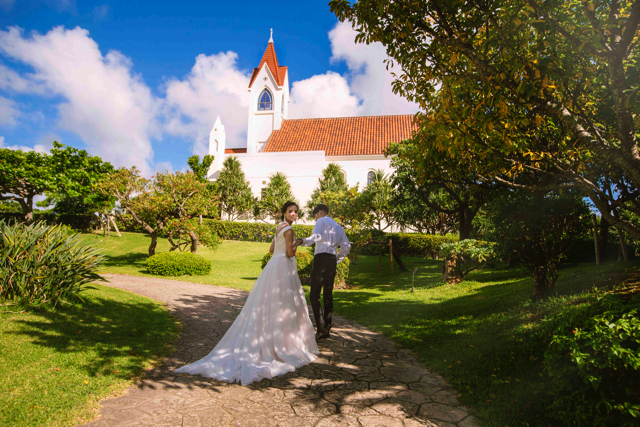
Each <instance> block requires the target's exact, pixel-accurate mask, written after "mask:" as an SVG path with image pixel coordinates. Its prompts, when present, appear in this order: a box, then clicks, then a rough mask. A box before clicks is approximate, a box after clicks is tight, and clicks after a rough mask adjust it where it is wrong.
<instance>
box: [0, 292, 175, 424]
mask: <svg viewBox="0 0 640 427" xmlns="http://www.w3.org/2000/svg"><path fill="white" fill-rule="evenodd" d="M94 287H95V289H91V290H88V291H86V292H83V293H82V294H81V295H82V297H83V299H84V300H85V303H84V304H81V303H78V304H75V303H74V304H65V305H60V304H59V305H58V306H57V308H56V309H55V310H50V309H39V310H31V309H28V310H27V312H26V313H11V312H9V310H12V309H13V310H15V309H14V308H12V307H2V309H3V311H1V312H0V425H2V426H72V425H77V424H78V423H82V422H86V421H88V420H90V419H91V418H93V417H94V416H95V414H96V411H97V408H98V406H99V405H98V402H99V401H100V400H102V399H104V398H106V397H107V396H110V395H113V394H117V393H118V392H120V391H122V390H124V389H125V388H127V387H128V386H130V385H131V384H132V383H133V380H134V379H136V378H138V377H140V375H141V374H142V373H143V371H144V370H145V369H146V368H148V367H150V366H151V365H152V364H153V363H154V362H156V361H159V360H161V358H162V357H163V356H164V355H166V354H168V352H169V351H170V350H171V345H170V344H171V343H172V342H173V341H174V340H175V338H176V337H177V335H178V332H179V329H180V327H179V325H178V324H177V322H176V320H175V319H174V318H173V317H172V316H170V315H169V313H168V311H167V310H166V309H165V307H164V306H162V305H161V304H160V303H157V302H155V301H153V300H150V299H148V298H144V297H141V296H139V295H136V294H133V293H130V292H126V291H122V290H119V289H114V288H109V287H107V286H102V285H95V286H94Z"/></svg>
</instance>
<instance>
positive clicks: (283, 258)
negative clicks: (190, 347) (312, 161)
mask: <svg viewBox="0 0 640 427" xmlns="http://www.w3.org/2000/svg"><path fill="white" fill-rule="evenodd" d="M298 209H299V208H298V205H297V204H296V203H294V202H291V201H288V202H286V203H285V204H284V205H283V206H282V209H281V213H282V219H283V222H282V223H281V224H280V225H278V228H277V229H276V234H275V236H274V238H273V241H272V242H271V248H270V250H269V252H271V253H272V254H273V257H272V258H271V260H269V263H268V264H267V265H266V266H265V268H264V269H263V270H262V273H261V274H260V276H259V277H258V279H257V280H256V282H255V284H254V285H253V288H252V290H251V293H250V294H249V297H248V298H247V301H246V302H245V305H244V307H243V308H242V311H241V312H240V314H239V315H238V317H237V318H236V320H235V321H234V322H233V324H232V325H231V327H230V328H229V330H228V331H227V333H226V334H225V335H224V337H223V338H222V339H221V340H220V342H218V344H217V345H216V347H215V348H214V349H213V350H212V351H211V352H210V353H209V354H208V355H207V356H205V357H204V358H202V359H200V360H198V361H196V362H194V363H192V364H190V365H187V366H183V367H182V368H179V369H178V370H176V372H177V373H187V374H191V375H202V376H204V377H208V378H214V379H217V380H221V381H226V382H230V383H232V382H239V383H241V384H242V385H248V384H251V383H253V382H256V381H260V380H262V379H263V378H273V377H276V376H278V375H283V374H285V373H287V372H292V371H294V370H295V369H297V368H300V367H302V366H304V365H306V364H308V363H311V362H313V361H314V360H315V359H316V358H317V354H318V346H317V344H316V341H317V340H321V339H325V338H329V336H330V331H331V326H332V324H333V322H332V321H333V295H332V292H333V282H334V279H335V276H336V268H337V264H338V263H340V262H341V261H342V260H344V258H345V257H346V256H347V255H348V253H349V249H350V248H351V244H350V243H349V239H347V236H346V234H345V232H344V230H343V229H342V227H340V225H338V223H336V222H335V221H334V220H333V219H332V218H331V217H330V216H329V208H328V207H327V206H326V205H323V204H319V205H317V206H316V207H315V208H314V209H313V217H314V219H315V221H316V224H315V227H314V229H313V234H312V235H311V236H309V237H307V238H306V239H301V238H296V237H295V233H294V231H293V228H292V227H291V225H292V224H293V222H294V221H296V220H297V219H298ZM313 244H315V245H316V247H315V256H314V261H313V271H312V273H311V291H310V295H309V298H310V300H311V308H312V310H313V317H314V319H315V322H316V328H317V332H316V334H315V336H314V331H313V325H312V324H311V319H310V318H309V310H308V308H307V303H306V300H305V297H304V291H303V290H302V285H301V283H300V277H298V270H297V266H296V259H295V254H296V251H297V248H298V247H299V246H311V245H313ZM338 248H340V252H338ZM320 292H322V293H323V302H324V310H323V308H322V307H321V306H320Z"/></svg>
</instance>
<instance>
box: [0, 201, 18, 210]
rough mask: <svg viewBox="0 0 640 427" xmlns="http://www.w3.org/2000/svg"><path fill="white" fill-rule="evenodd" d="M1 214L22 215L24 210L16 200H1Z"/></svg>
mask: <svg viewBox="0 0 640 427" xmlns="http://www.w3.org/2000/svg"><path fill="white" fill-rule="evenodd" d="M0 212H10V213H20V212H22V208H21V207H20V203H18V202H16V201H15V200H0Z"/></svg>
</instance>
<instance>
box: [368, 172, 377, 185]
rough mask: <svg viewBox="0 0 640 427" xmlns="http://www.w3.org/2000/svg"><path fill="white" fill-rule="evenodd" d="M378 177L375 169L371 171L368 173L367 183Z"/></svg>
mask: <svg viewBox="0 0 640 427" xmlns="http://www.w3.org/2000/svg"><path fill="white" fill-rule="evenodd" d="M375 179H376V173H375V172H374V171H369V173H367V185H369V184H371V183H372V182H373V181H375Z"/></svg>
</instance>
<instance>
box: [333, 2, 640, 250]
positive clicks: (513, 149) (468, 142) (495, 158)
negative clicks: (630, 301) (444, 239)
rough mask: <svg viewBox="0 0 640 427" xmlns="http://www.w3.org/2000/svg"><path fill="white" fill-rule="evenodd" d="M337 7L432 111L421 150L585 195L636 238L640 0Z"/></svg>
mask: <svg viewBox="0 0 640 427" xmlns="http://www.w3.org/2000/svg"><path fill="white" fill-rule="evenodd" d="M330 5H331V9H332V10H333V11H334V12H335V13H336V15H337V16H338V18H339V19H341V20H345V19H347V20H350V21H351V22H352V23H353V25H354V27H355V29H356V30H357V31H358V33H359V34H358V36H357V40H358V41H363V42H373V41H379V42H381V43H383V44H384V45H385V47H386V48H387V52H388V54H389V56H390V57H391V58H392V59H391V60H392V61H393V62H396V63H398V64H399V65H400V67H401V69H402V73H401V74H399V75H398V76H397V78H396V80H395V82H394V90H395V91H396V92H397V93H399V94H402V95H404V96H406V97H407V98H408V99H410V100H412V101H415V102H417V103H419V105H420V106H421V107H422V109H423V110H424V112H425V113H424V114H423V115H422V116H421V122H420V128H421V129H422V130H428V131H429V132H428V134H429V135H430V136H431V137H433V139H432V140H425V143H428V144H429V145H432V146H434V147H436V148H437V149H438V150H440V151H442V152H445V153H447V154H448V155H450V156H452V157H466V158H468V159H469V160H470V161H471V162H472V163H473V164H475V171H476V173H477V175H478V177H479V178H480V179H483V180H495V181H499V182H501V183H502V184H504V185H507V186H510V187H512V188H528V189H531V190H534V189H538V190H540V189H544V190H548V191H551V190H557V189H559V188H562V187H577V188H578V189H579V190H580V191H581V194H582V195H583V196H586V197H589V198H590V199H591V201H592V202H593V203H594V204H595V205H596V206H597V208H598V209H599V210H600V212H601V213H602V215H603V217H604V218H605V219H606V220H607V221H608V222H609V223H610V224H611V225H613V226H614V227H618V228H620V229H622V230H624V231H625V232H626V233H628V234H630V235H632V236H634V237H636V238H638V236H640V228H638V227H637V225H635V224H634V223H633V222H631V221H629V220H625V218H628V217H629V216H630V215H626V214H635V215H637V214H638V213H639V212H640V193H639V191H638V189H639V188H640V153H639V150H638V142H637V121H638V117H637V114H638V113H640V107H639V106H640V99H639V97H638V91H639V90H640V84H639V82H638V73H639V71H640V70H639V68H638V67H639V61H638V60H639V54H638V41H639V40H638V26H639V24H640V1H637V0H636V1H631V0H627V1H618V0H608V1H599V2H591V1H575V0H574V1H564V0H562V1H560V0H553V1H544V2H543V1H540V0H516V1H511V2H504V1H498V0H481V1H478V2H467V1H461V0H453V1H451V0H447V1H444V0H425V1H420V2H416V1H411V0H399V1H393V2H391V1H389V0H360V1H357V2H353V3H352V2H350V1H347V0H331V2H330ZM427 151H429V150H424V151H421V150H416V151H415V154H414V157H416V158H420V157H424V156H426V155H428V154H426V152H427ZM418 163H419V162H418ZM522 175H532V176H533V177H534V179H528V182H526V183H522V182H520V180H519V177H520V176H522Z"/></svg>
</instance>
